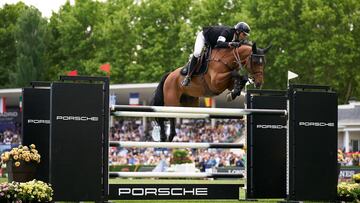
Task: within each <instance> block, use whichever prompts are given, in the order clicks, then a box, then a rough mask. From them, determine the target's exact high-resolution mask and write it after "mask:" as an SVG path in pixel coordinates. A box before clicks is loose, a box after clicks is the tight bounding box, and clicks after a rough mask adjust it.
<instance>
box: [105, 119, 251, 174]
mask: <svg viewBox="0 0 360 203" xmlns="http://www.w3.org/2000/svg"><path fill="white" fill-rule="evenodd" d="M147 126H148V127H149V130H145V129H143V125H142V123H141V120H131V121H129V120H126V121H124V120H118V121H115V123H114V125H113V127H112V128H111V131H110V140H113V141H119V140H121V141H145V140H149V139H151V138H149V137H151V130H152V125H151V124H150V123H148V124H147ZM243 130H244V123H243V121H242V120H235V119H227V120H218V121H217V122H216V123H215V125H214V126H212V125H211V122H210V121H209V120H196V121H193V120H183V122H182V123H181V124H177V125H176V133H177V136H176V137H175V138H174V140H173V142H212V143H220V142H221V143H231V142H234V141H236V140H237V139H240V137H241V136H242V135H243ZM187 150H188V151H189V154H190V156H189V157H190V158H191V159H192V161H193V162H195V164H196V165H197V167H198V168H200V169H202V170H205V169H206V168H212V167H221V166H244V152H243V151H242V150H240V151H238V152H236V153H235V152H234V151H232V150H229V149H187ZM171 154H172V149H165V148H140V149H139V148H116V147H112V148H111V150H110V161H111V162H112V163H113V164H121V165H126V164H128V165H137V164H140V165H157V164H158V163H159V162H160V160H165V161H166V162H167V163H169V162H170V159H171Z"/></svg>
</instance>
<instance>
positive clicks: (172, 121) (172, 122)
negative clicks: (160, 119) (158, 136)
mask: <svg viewBox="0 0 360 203" xmlns="http://www.w3.org/2000/svg"><path fill="white" fill-rule="evenodd" d="M169 120H170V135H169V142H172V141H173V139H174V137H175V136H176V131H175V118H170V119H169Z"/></svg>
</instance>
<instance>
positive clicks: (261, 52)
mask: <svg viewBox="0 0 360 203" xmlns="http://www.w3.org/2000/svg"><path fill="white" fill-rule="evenodd" d="M241 47H242V46H241ZM241 47H240V48H241ZM270 48H271V45H269V46H268V47H267V48H264V49H261V48H257V47H256V43H254V44H253V45H252V47H251V50H250V48H248V51H247V52H245V55H244V56H245V60H246V62H245V63H246V65H245V66H244V67H245V69H246V70H247V72H248V73H249V79H250V80H251V82H253V83H254V85H255V87H256V88H261V86H262V85H263V83H264V69H265V62H266V60H265V54H266V52H267V51H268V50H269V49H270Z"/></svg>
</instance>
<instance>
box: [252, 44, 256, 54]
mask: <svg viewBox="0 0 360 203" xmlns="http://www.w3.org/2000/svg"><path fill="white" fill-rule="evenodd" d="M252 52H253V54H257V49H256V42H254V44H253V45H252Z"/></svg>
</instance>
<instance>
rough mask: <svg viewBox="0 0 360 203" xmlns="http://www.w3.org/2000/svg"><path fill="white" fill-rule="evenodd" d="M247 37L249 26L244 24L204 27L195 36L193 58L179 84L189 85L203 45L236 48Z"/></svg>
mask: <svg viewBox="0 0 360 203" xmlns="http://www.w3.org/2000/svg"><path fill="white" fill-rule="evenodd" d="M249 35H250V26H249V25H248V24H247V23H245V22H239V23H238V24H236V25H235V26H234V28H232V27H228V26H209V27H204V28H203V30H202V31H201V32H199V33H198V34H197V37H196V41H195V46H194V52H193V56H192V58H191V60H190V62H189V65H188V70H187V75H186V77H185V78H184V80H183V81H182V82H181V85H182V86H188V85H189V83H190V80H191V75H192V73H193V72H194V67H195V65H196V64H197V62H198V58H199V57H200V55H201V52H202V50H203V48H204V46H205V44H206V45H207V46H210V47H211V48H214V47H215V48H231V47H235V48H237V47H239V46H241V44H243V43H245V40H246V37H247V36H249Z"/></svg>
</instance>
